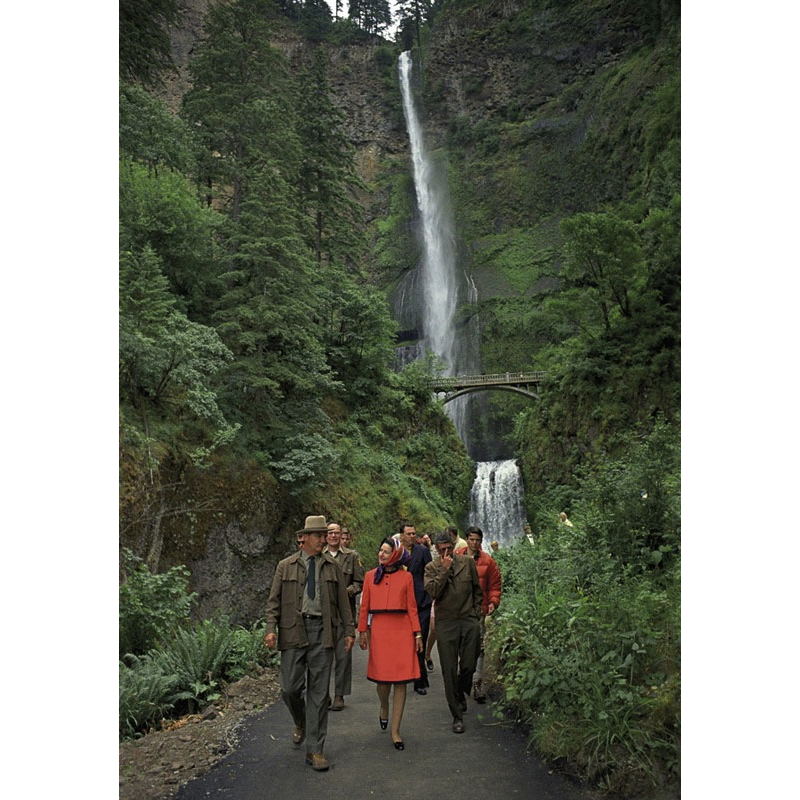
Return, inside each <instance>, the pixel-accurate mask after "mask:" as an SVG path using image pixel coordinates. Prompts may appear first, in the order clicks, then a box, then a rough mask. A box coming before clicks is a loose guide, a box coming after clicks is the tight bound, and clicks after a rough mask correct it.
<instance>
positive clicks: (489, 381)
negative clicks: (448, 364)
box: [427, 370, 547, 392]
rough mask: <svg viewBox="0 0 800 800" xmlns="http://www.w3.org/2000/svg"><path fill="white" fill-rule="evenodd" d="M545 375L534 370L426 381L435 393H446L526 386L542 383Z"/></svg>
mask: <svg viewBox="0 0 800 800" xmlns="http://www.w3.org/2000/svg"><path fill="white" fill-rule="evenodd" d="M546 374H547V373H546V372H545V371H544V370H535V371H533V372H500V373H496V374H494V375H447V376H443V377H440V378H431V379H430V380H428V381H427V386H428V387H429V388H430V389H433V390H434V391H437V392H447V391H450V390H453V389H463V388H466V387H468V386H498V385H505V386H509V385H514V386H516V385H520V384H523V385H527V384H531V383H539V382H541V381H543V380H544V378H545V375H546Z"/></svg>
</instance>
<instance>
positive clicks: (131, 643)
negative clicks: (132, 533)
mask: <svg viewBox="0 0 800 800" xmlns="http://www.w3.org/2000/svg"><path fill="white" fill-rule="evenodd" d="M122 566H123V571H124V574H125V579H124V581H123V583H122V585H121V586H120V587H119V655H120V658H122V657H123V656H124V655H125V654H127V653H132V654H134V655H144V654H145V653H146V652H147V651H148V650H151V649H152V648H153V647H156V646H157V645H158V643H159V641H161V640H162V639H164V638H165V637H166V636H168V635H169V634H170V633H171V632H172V631H174V630H175V629H176V628H177V627H178V626H179V625H180V624H181V623H184V622H186V621H187V620H188V619H189V613H190V611H191V608H192V605H193V604H194V602H195V600H196V599H197V595H196V594H195V593H193V592H190V591H189V570H188V569H187V568H186V567H184V566H177V567H173V568H172V569H169V570H167V571H166V572H164V573H161V574H159V575H154V574H153V573H151V572H150V570H149V569H148V568H147V565H146V564H145V563H144V561H142V559H141V558H139V557H138V556H136V555H134V554H133V553H132V552H131V551H130V550H128V549H127V548H126V549H124V550H123V551H122Z"/></svg>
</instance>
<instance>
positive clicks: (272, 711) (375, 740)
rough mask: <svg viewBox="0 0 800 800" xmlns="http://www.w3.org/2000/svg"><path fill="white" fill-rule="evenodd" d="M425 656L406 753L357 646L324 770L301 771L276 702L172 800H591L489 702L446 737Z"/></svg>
mask: <svg viewBox="0 0 800 800" xmlns="http://www.w3.org/2000/svg"><path fill="white" fill-rule="evenodd" d="M433 660H434V663H435V664H436V668H435V670H434V672H433V673H432V674H431V676H430V681H431V687H430V688H429V689H428V694H427V695H426V696H424V697H422V696H420V695H418V694H416V693H415V692H414V691H413V690H412V688H411V685H409V688H408V700H407V702H406V709H405V714H404V716H403V724H402V726H401V729H400V733H401V736H402V737H403V740H404V741H405V745H406V748H405V750H403V751H398V750H395V749H394V747H393V746H392V739H391V735H390V731H389V730H386V731H382V730H381V729H380V726H379V725H378V698H377V695H376V692H375V684H374V683H371V682H370V681H368V680H367V679H366V666H367V654H366V653H365V652H364V651H362V650H360V649H359V647H358V645H356V646H355V648H354V651H353V694H351V695H349V696H347V697H345V708H344V709H343V710H342V711H336V712H333V711H332V712H330V714H329V716H328V736H327V741H326V744H325V756H326V757H327V759H328V761H329V762H330V764H331V768H330V770H328V771H327V772H314V770H312V769H311V767H308V766H306V765H305V745H301V746H300V747H299V748H296V747H294V746H293V745H292V739H291V734H292V720H291V717H290V716H289V712H288V710H287V709H286V706H285V705H284V704H283V703H282V702H280V701H279V702H278V703H276V704H275V705H273V706H271V707H270V708H268V709H265V710H264V711H262V712H259V713H258V714H256V715H254V716H252V717H250V718H249V719H248V720H246V721H245V723H244V724H243V726H242V727H241V729H240V731H239V744H238V746H237V748H236V750H235V751H234V752H232V753H230V754H229V755H228V756H226V757H225V758H224V759H223V760H222V761H220V762H219V763H218V764H217V765H216V766H215V767H214V768H213V769H212V770H211V771H210V772H209V773H207V774H206V775H204V776H203V777H201V778H197V779H195V780H193V781H190V782H189V783H187V784H186V785H184V786H183V787H182V788H181V789H180V791H179V792H178V794H177V800H208V798H223V797H224V798H231V800H271V799H272V798H276V800H277V798H280V800H295V798H298V799H299V798H306V797H309V796H314V797H322V796H328V797H332V798H334V800H342V799H343V798H349V800H362V799H366V798H373V797H375V798H383V799H384V800H385V798H391V800H403V799H404V798H415V800H420V798H422V799H423V800H429V799H430V798H458V800H495V798H500V800H505V799H506V798H514V797H520V798H522V797H525V798H535V799H536V800H597V798H598V797H599V795H598V794H596V793H593V792H590V791H588V790H584V789H581V788H580V787H578V786H576V785H574V784H573V783H571V782H569V781H568V780H566V779H564V778H561V777H560V776H558V775H554V774H550V772H549V770H548V767H547V766H546V765H545V764H544V763H542V762H541V761H540V760H539V759H538V758H536V757H535V756H534V755H532V754H528V753H526V750H525V739H524V736H523V735H522V734H521V733H520V732H519V731H518V730H516V729H515V726H513V725H510V724H507V723H503V724H501V723H498V722H497V721H496V720H495V719H494V718H493V716H492V714H491V705H490V704H489V703H487V704H486V705H478V704H477V703H475V702H473V701H472V700H470V701H469V708H468V710H467V713H466V714H465V715H464V724H465V726H466V732H465V733H463V734H455V733H453V732H452V718H451V716H450V712H449V710H448V708H447V703H446V702H445V699H444V687H443V685H442V676H441V672H440V671H439V661H438V657H437V654H436V650H435V648H434V655H433ZM312 792H313V793H314V794H313V795H311V794H310V793H312ZM320 792H322V793H324V794H320Z"/></svg>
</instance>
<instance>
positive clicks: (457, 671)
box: [436, 614, 481, 719]
mask: <svg viewBox="0 0 800 800" xmlns="http://www.w3.org/2000/svg"><path fill="white" fill-rule="evenodd" d="M480 647H481V623H480V620H479V619H478V618H477V617H461V618H459V619H440V618H439V615H438V614H437V616H436V649H437V650H438V652H439V664H440V667H441V670H442V679H443V680H444V696H445V699H446V700H447V705H448V706H449V708H450V713H451V714H452V715H453V719H461V718H462V716H463V712H462V710H461V704H462V702H463V701H464V700H465V698H466V697H467V696H468V695H469V693H470V691H471V690H472V676H473V675H474V674H475V667H476V665H477V663H478V654H479V652H480Z"/></svg>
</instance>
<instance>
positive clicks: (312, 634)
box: [281, 619, 333, 753]
mask: <svg viewBox="0 0 800 800" xmlns="http://www.w3.org/2000/svg"><path fill="white" fill-rule="evenodd" d="M303 622H304V623H305V627H306V636H307V637H308V647H298V648H295V649H292V650H282V651H281V697H282V698H283V702H284V703H286V706H287V708H288V709H289V713H290V714H291V715H292V719H293V720H294V724H295V725H296V726H297V727H298V728H304V729H305V732H306V752H307V753H321V752H322V751H323V748H324V747H325V737H326V736H327V733H328V704H329V702H330V696H329V694H328V687H329V685H330V682H331V664H332V662H333V648H331V647H323V645H322V639H323V625H322V620H321V619H304V620H303ZM303 689H305V698H304V697H303Z"/></svg>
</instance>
